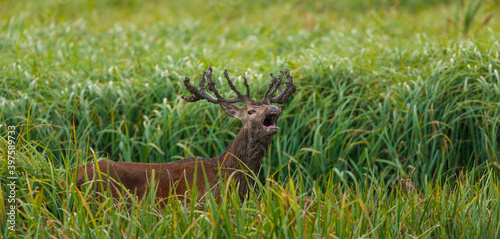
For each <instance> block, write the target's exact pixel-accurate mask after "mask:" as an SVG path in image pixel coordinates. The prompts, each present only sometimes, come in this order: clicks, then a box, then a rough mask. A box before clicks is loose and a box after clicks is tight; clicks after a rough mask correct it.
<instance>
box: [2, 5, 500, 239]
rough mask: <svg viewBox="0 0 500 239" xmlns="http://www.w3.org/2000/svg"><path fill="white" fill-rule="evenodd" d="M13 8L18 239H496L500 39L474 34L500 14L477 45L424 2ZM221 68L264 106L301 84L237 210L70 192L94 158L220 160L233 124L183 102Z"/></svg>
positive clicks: (5, 99)
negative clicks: (419, 194) (405, 191)
mask: <svg viewBox="0 0 500 239" xmlns="http://www.w3.org/2000/svg"><path fill="white" fill-rule="evenodd" d="M398 3H400V4H398ZM2 4H3V6H8V8H2V7H0V12H2V13H3V14H1V17H0V25H1V26H2V28H1V29H2V30H1V36H2V42H1V43H0V52H1V53H0V54H1V57H0V72H1V74H0V108H1V111H0V112H1V113H0V123H2V124H3V125H4V126H3V127H2V128H0V139H1V142H2V144H1V147H0V148H1V149H0V153H1V155H2V159H1V161H0V163H1V164H2V169H1V175H2V177H1V180H2V185H5V184H6V182H7V176H6V175H7V174H6V173H7V171H6V170H7V168H6V164H7V161H6V160H5V158H6V155H7V144H6V142H7V140H6V139H7V138H6V136H7V134H6V132H5V131H4V130H3V129H4V128H5V127H6V126H7V125H16V126H17V127H16V131H17V132H18V134H19V137H18V141H16V149H17V151H18V152H17V154H18V155H19V159H18V161H17V167H18V172H19V173H20V175H22V176H21V177H20V179H19V180H20V181H19V187H18V188H19V192H18V200H17V201H18V208H19V210H18V215H19V220H18V226H19V227H18V228H19V231H18V232H17V234H10V235H11V236H12V235H15V236H16V237H50V236H58V235H65V236H67V237H75V236H76V237H107V236H114V237H127V238H130V237H148V236H152V235H155V234H154V233H159V234H166V235H171V236H175V237H182V236H184V237H194V236H196V237H198V236H202V237H240V236H249V237H266V238H267V237H307V236H309V235H313V236H315V237H332V236H336V237H342V238H343V237H403V236H404V237H456V236H462V235H465V236H468V237H477V236H479V235H487V236H491V237H492V238H495V237H498V233H499V231H500V228H499V226H498V221H499V208H498V206H497V204H498V203H497V201H498V192H499V190H498V173H497V172H498V169H499V163H498V160H499V155H500V145H499V143H500V129H499V127H500V104H499V103H498V102H500V89H499V87H498V86H499V85H500V76H499V73H498V71H499V66H500V62H499V59H500V58H499V56H498V54H499V52H500V43H499V41H498V37H499V35H498V32H500V31H499V30H500V29H499V26H500V25H499V24H498V23H496V22H495V21H491V22H490V23H489V24H488V25H484V26H482V25H480V24H477V21H475V20H474V19H476V20H477V19H478V18H474V16H483V15H484V14H489V11H491V10H490V9H495V7H498V6H497V3H496V2H490V1H486V2H484V3H483V2H481V5H478V7H477V9H476V8H475V7H474V8H473V9H471V10H467V11H468V12H469V13H468V16H465V15H460V16H459V17H462V16H464V17H466V18H467V17H468V18H469V19H470V20H469V23H467V24H469V25H468V26H466V23H464V24H465V25H464V27H469V28H468V29H467V30H465V28H464V33H465V34H463V35H468V37H463V36H460V34H455V32H454V31H450V30H449V29H448V28H447V27H448V22H447V18H451V19H453V17H454V16H455V15H456V14H462V12H460V11H461V10H460V11H459V10H457V9H456V5H455V4H453V3H451V4H449V5H448V4H446V3H440V4H434V3H433V2H432V1H402V2H399V1H383V0H381V1H370V2H364V1H352V2H342V1H341V2H335V3H331V2H314V3H312V2H307V1H306V2H303V1H300V2H285V1H283V2H282V1H277V2H275V3H268V2H254V3H249V2H248V3H247V2H240V1H236V2H224V1H214V2H206V3H205V2H200V1H194V2H193V4H192V5H196V6H198V7H197V8H196V9H188V8H186V7H185V5H183V4H182V3H181V2H178V1H171V2H169V3H163V2H157V1H148V2H145V3H142V2H141V3H139V2H138V1H69V2H60V1H46V2H39V1H21V2H14V1H11V2H5V3H2ZM471 4H472V1H471ZM484 6H486V7H484ZM5 9H11V11H8V12H7V11H6V10H5ZM472 10H473V12H470V11H472ZM471 14H472V15H471ZM471 16H472V17H471ZM471 27H474V30H473V31H471V30H470V29H472V28H471ZM210 65H212V66H214V75H215V76H216V77H215V78H216V79H215V80H216V83H217V84H218V87H219V88H221V90H220V92H224V94H227V96H229V94H230V90H229V88H228V87H227V86H225V84H224V82H223V79H222V78H220V77H219V76H222V72H223V70H224V68H227V69H228V70H229V72H230V75H231V77H232V79H234V81H235V82H236V84H237V86H239V87H243V82H242V80H241V79H240V78H238V77H239V76H241V75H242V74H243V73H246V75H247V77H248V78H249V80H250V82H251V87H252V95H253V96H254V97H256V98H258V97H259V96H261V95H262V94H263V92H264V90H265V88H266V87H267V84H268V83H269V77H268V75H267V74H268V73H270V72H273V73H277V72H278V71H279V70H280V69H284V68H289V69H290V70H291V72H292V75H293V76H294V81H295V82H296V85H297V86H298V90H297V92H296V93H295V94H294V95H293V97H292V98H291V99H290V100H289V102H287V103H286V105H287V108H286V110H285V112H284V113H283V115H282V116H281V117H280V120H279V122H278V124H279V126H280V132H279V133H278V134H277V135H276V136H275V139H274V142H273V143H272V145H271V147H270V149H269V153H268V155H267V156H266V158H265V159H264V163H263V168H262V170H261V172H260V174H259V176H258V177H259V181H258V182H259V185H258V186H257V190H256V191H255V192H252V193H251V194H250V195H249V198H248V199H247V200H246V201H245V202H240V201H239V199H238V198H237V195H235V194H232V193H230V192H229V191H228V192H227V194H225V195H227V196H226V197H224V198H223V199H222V201H221V202H219V203H216V202H215V201H214V200H213V199H207V202H206V205H205V207H204V208H203V209H200V208H197V207H195V206H194V201H192V202H193V205H192V204H189V203H185V202H178V201H175V200H172V201H171V202H169V205H170V207H167V208H165V209H164V210H161V209H159V207H157V206H156V205H155V201H154V200H153V197H151V196H150V197H148V198H147V199H146V200H143V201H141V202H133V203H132V206H130V205H127V204H125V201H120V200H119V201H118V202H114V201H113V200H112V199H111V198H105V199H104V200H103V201H102V202H96V201H95V199H94V197H93V195H92V194H91V193H90V192H87V191H78V190H77V189H76V188H75V185H74V182H75V181H74V180H75V179H74V175H75V170H76V167H77V166H78V165H82V164H84V163H86V162H91V161H95V160H116V161H133V162H170V161H174V160H178V159H181V158H185V157H192V156H199V157H212V156H215V155H218V154H220V153H222V152H223V151H224V150H225V148H226V147H227V145H229V143H230V142H231V141H232V140H233V139H234V137H235V134H236V133H237V131H238V130H239V128H240V127H241V125H240V123H239V122H238V121H237V120H235V119H230V118H228V117H226V116H225V114H224V113H223V111H222V110H221V109H220V107H218V106H215V105H212V104H208V103H206V102H198V103H194V104H193V103H186V102H185V101H183V100H181V99H180V96H181V95H182V94H187V91H186V90H185V89H184V87H183V85H182V79H183V78H184V77H185V76H189V77H194V78H198V77H199V76H200V73H201V72H202V71H204V70H206V69H207V68H208V66H210ZM21 173H22V174H21ZM399 178H403V179H406V178H410V179H412V180H413V181H414V182H415V183H416V184H417V185H418V187H419V188H420V189H421V190H422V191H423V195H424V199H423V200H421V201H419V200H417V199H416V198H411V197H410V198H407V197H403V196H402V195H401V193H400V192H399V191H398V189H392V186H391V185H392V182H394V181H395V180H396V179H399ZM1 190H3V192H6V190H7V188H6V187H5V186H4V187H2V189H1ZM389 191H392V193H389ZM2 195H4V194H2ZM4 199H5V198H4ZM2 203H4V204H3V205H0V206H1V207H0V208H4V206H5V205H7V204H6V203H5V201H4V200H2ZM5 215H6V214H5V211H1V212H0V216H1V217H2V219H3V218H5ZM0 221H1V222H0V228H2V233H1V234H2V235H4V236H7V235H8V231H7V230H5V228H6V224H5V220H0ZM481 222H484V223H481ZM156 235H158V234H156Z"/></svg>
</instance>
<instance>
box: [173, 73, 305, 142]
mask: <svg viewBox="0 0 500 239" xmlns="http://www.w3.org/2000/svg"><path fill="white" fill-rule="evenodd" d="M280 72H281V74H280V76H279V77H278V78H276V77H275V76H274V75H273V74H272V73H271V74H270V75H271V78H272V80H271V84H270V85H269V88H268V89H267V90H266V93H265V94H264V97H263V98H262V100H260V101H258V102H257V101H255V100H253V99H252V98H250V87H249V86H248V81H247V78H246V76H245V75H243V79H244V83H245V87H246V90H247V92H246V94H245V95H243V94H242V93H241V92H240V91H239V90H238V89H237V88H236V87H235V86H234V84H233V82H232V81H231V79H230V78H229V73H228V72H227V70H225V71H224V76H225V78H226V80H227V83H228V85H229V87H231V89H232V90H233V91H234V92H235V93H236V95H237V97H236V98H230V99H226V98H224V97H222V96H221V95H220V93H219V91H218V90H217V89H216V88H215V82H214V81H213V79H212V67H209V68H208V71H205V72H203V74H202V76H201V80H200V87H199V89H197V88H196V87H194V86H193V85H191V83H190V79H189V78H188V77H186V78H185V80H184V85H185V86H186V89H187V90H188V91H189V92H191V93H192V94H193V96H190V97H186V96H182V98H183V99H185V100H186V101H188V102H195V101H198V100H201V99H204V100H207V101H208V102H211V103H214V104H218V105H220V106H221V107H222V109H224V111H225V112H226V114H227V115H229V116H231V117H235V118H238V119H239V120H241V122H242V123H243V128H242V130H244V131H248V132H252V135H260V136H272V135H274V134H275V133H276V132H278V129H279V128H278V126H277V122H278V118H279V117H280V115H281V112H282V111H283V110H284V108H285V107H284V106H278V107H277V106H274V105H271V103H279V104H283V103H284V102H285V101H286V100H287V99H288V97H289V96H290V95H291V94H293V93H294V92H295V90H296V87H295V84H293V81H292V77H291V76H290V71H288V69H287V70H286V71H285V72H284V73H283V71H280ZM283 75H285V76H286V78H287V82H286V87H285V89H284V90H282V88H281V84H282V83H283ZM206 81H208V86H207V85H205V83H206ZM207 87H208V90H209V91H211V92H213V94H214V95H215V96H216V97H213V96H212V95H210V94H209V93H208V92H207ZM276 91H278V94H279V95H278V96H277V97H273V95H274V94H275V93H276ZM238 102H243V103H244V104H245V107H240V106H238V105H236V104H235V103H238Z"/></svg>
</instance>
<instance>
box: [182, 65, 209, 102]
mask: <svg viewBox="0 0 500 239" xmlns="http://www.w3.org/2000/svg"><path fill="white" fill-rule="evenodd" d="M208 72H209V74H210V75H212V68H211V67H210V68H208ZM206 75H207V72H203V74H202V75H201V80H200V89H196V87H194V86H193V85H192V84H191V83H190V79H189V77H186V78H185V79H184V86H186V89H187V90H188V91H189V92H191V94H193V95H192V96H190V97H187V96H184V95H183V96H182V98H183V99H184V100H186V101H187V102H196V101H198V100H202V99H205V100H207V101H208V102H211V103H214V104H216V103H217V99H216V98H214V97H213V96H211V95H210V94H208V93H207V90H206V86H205V76H206ZM209 81H210V80H209ZM209 84H210V82H209Z"/></svg>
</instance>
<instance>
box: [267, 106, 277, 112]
mask: <svg viewBox="0 0 500 239" xmlns="http://www.w3.org/2000/svg"><path fill="white" fill-rule="evenodd" d="M267 110H268V111H269V112H274V111H276V112H279V110H278V107H276V106H274V105H270V106H268V107H267Z"/></svg>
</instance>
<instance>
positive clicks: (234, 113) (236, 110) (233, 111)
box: [219, 102, 243, 119]
mask: <svg viewBox="0 0 500 239" xmlns="http://www.w3.org/2000/svg"><path fill="white" fill-rule="evenodd" d="M219 105H220V106H221V107H222V109H223V110H224V111H225V112H226V114H227V115H229V116H231V117H234V118H238V119H239V118H240V112H243V108H241V107H239V106H237V105H233V104H231V103H226V102H219Z"/></svg>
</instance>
